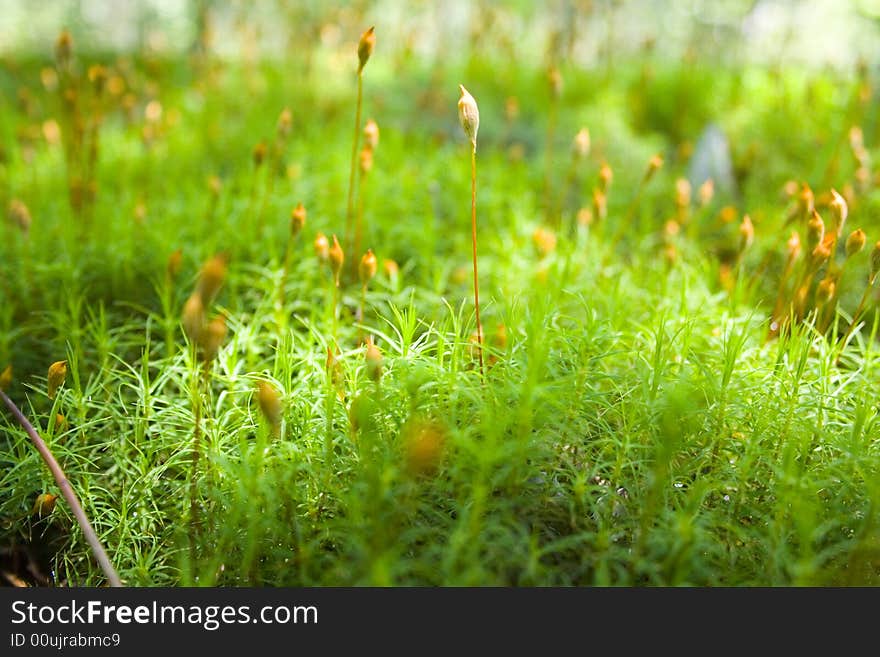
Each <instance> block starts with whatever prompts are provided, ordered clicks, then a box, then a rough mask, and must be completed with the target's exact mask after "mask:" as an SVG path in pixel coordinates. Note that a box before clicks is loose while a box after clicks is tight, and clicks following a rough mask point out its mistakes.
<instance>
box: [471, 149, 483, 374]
mask: <svg viewBox="0 0 880 657" xmlns="http://www.w3.org/2000/svg"><path fill="white" fill-rule="evenodd" d="M471 239H472V242H473V250H474V309H475V311H476V315H477V345H478V348H477V353H478V354H479V357H480V376H485V374H486V373H485V371H484V369H483V324H482V323H481V322H480V284H479V279H478V277H477V145H476V143H474V144H473V148H471Z"/></svg>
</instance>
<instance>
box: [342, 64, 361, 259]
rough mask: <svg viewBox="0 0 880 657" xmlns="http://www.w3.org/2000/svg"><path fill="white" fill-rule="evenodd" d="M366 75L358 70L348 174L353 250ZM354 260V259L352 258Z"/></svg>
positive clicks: (348, 246)
mask: <svg viewBox="0 0 880 657" xmlns="http://www.w3.org/2000/svg"><path fill="white" fill-rule="evenodd" d="M363 82H364V75H363V72H362V71H358V78H357V87H358V89H357V109H356V110H355V114H354V139H353V140H352V144H351V171H350V173H349V175H348V207H347V208H346V211H345V248H346V250H348V251H351V240H352V234H351V233H352V223H353V221H354V176H355V170H356V169H357V157H358V141H359V139H360V136H361V99H362V96H363V86H364V85H363ZM352 262H354V260H352Z"/></svg>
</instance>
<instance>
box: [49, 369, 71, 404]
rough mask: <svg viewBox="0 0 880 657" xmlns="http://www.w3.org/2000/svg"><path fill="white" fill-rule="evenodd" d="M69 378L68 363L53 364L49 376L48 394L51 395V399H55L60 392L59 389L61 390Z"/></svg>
mask: <svg viewBox="0 0 880 657" xmlns="http://www.w3.org/2000/svg"><path fill="white" fill-rule="evenodd" d="M66 378H67V361H66V360H59V361H56V362H54V363H52V364H51V365H50V366H49V373H48V375H47V380H48V381H47V383H48V385H47V392H48V394H49V399H54V398H55V393H56V392H58V388H60V387H61V386H62V385H63V384H64V379H66Z"/></svg>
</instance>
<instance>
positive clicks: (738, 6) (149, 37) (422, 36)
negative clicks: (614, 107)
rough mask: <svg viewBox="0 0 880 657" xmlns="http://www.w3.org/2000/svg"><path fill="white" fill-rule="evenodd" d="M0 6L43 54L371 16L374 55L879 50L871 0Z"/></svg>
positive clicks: (247, 51)
mask: <svg viewBox="0 0 880 657" xmlns="http://www.w3.org/2000/svg"><path fill="white" fill-rule="evenodd" d="M0 7H2V20H0V53H10V52H16V53H23V52H33V53H34V54H37V53H48V52H49V49H50V48H51V44H52V43H53V41H54V39H55V37H56V36H57V34H58V32H59V31H60V29H61V28H62V27H67V28H68V29H70V30H71V32H72V33H73V36H74V38H75V40H76V42H77V44H78V48H79V49H80V51H86V52H87V51H89V50H92V51H106V50H114V51H139V52H143V51H144V50H147V51H156V52H167V53H174V54H179V53H181V52H186V51H189V50H192V49H194V48H197V47H198V46H199V43H200V41H204V40H205V39H207V43H205V45H206V46H207V47H208V48H210V50H211V52H212V53H213V54H215V55H218V56H223V57H230V58H236V57H244V58H250V57H257V56H260V57H269V58H282V57H285V56H286V53H288V52H289V50H288V48H289V47H294V48H296V47H305V46H303V45H301V44H304V43H308V48H313V47H314V45H315V44H316V43H320V45H321V47H323V48H326V49H328V50H332V49H333V48H334V47H336V46H339V45H341V44H347V43H348V40H349V39H346V38H345V36H346V35H350V34H353V33H354V34H359V33H360V31H361V30H362V26H363V22H364V20H368V21H373V22H376V23H380V24H381V26H382V49H383V50H384V51H385V52H386V53H392V52H397V53H407V54H415V55H420V56H425V57H434V56H437V55H445V54H450V53H454V54H455V55H461V54H468V53H470V52H472V50H474V49H476V50H487V51H491V49H493V48H496V47H500V48H501V49H502V51H503V50H504V49H515V50H516V51H517V53H518V54H519V55H521V56H522V55H524V56H535V55H540V54H541V53H546V52H548V50H558V51H560V53H559V54H561V55H565V56H566V58H567V59H568V61H570V62H572V63H579V64H582V65H584V66H591V65H599V64H602V63H603V62H605V61H606V60H607V59H608V58H609V55H610V56H611V57H624V58H625V57H626V56H627V55H628V54H631V53H633V52H636V51H638V50H639V49H641V48H643V47H644V46H645V44H650V45H653V46H654V47H655V48H656V50H657V52H658V53H659V54H661V55H663V56H668V57H672V58H678V57H681V56H683V55H687V54H690V55H691V56H700V57H711V58H713V59H714V60H716V61H736V62H754V63H767V64H773V65H804V66H810V67H827V66H831V67H835V68H838V69H848V68H852V65H853V64H854V63H855V62H857V61H859V60H860V59H864V60H867V61H874V60H876V59H877V55H878V49H880V39H878V38H877V37H878V33H880V0H554V1H551V2H547V3H532V2H524V1H521V0H506V1H491V2H490V1H471V0H447V1H444V2H427V1H424V0H414V1H412V0H411V1H407V2H401V1H399V0H376V1H373V2H370V1H360V2H350V3H338V2H322V1H318V0H302V1H296V0H266V1H262V2H249V1H243V0H233V1H226V2H223V1H219V0H42V1H41V2H39V3H38V5H37V3H34V2H32V1H31V0H2V2H0ZM314 37H317V40H315V39H314ZM463 37H467V38H463ZM302 39H308V41H307V42H303V41H301V40H302Z"/></svg>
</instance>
